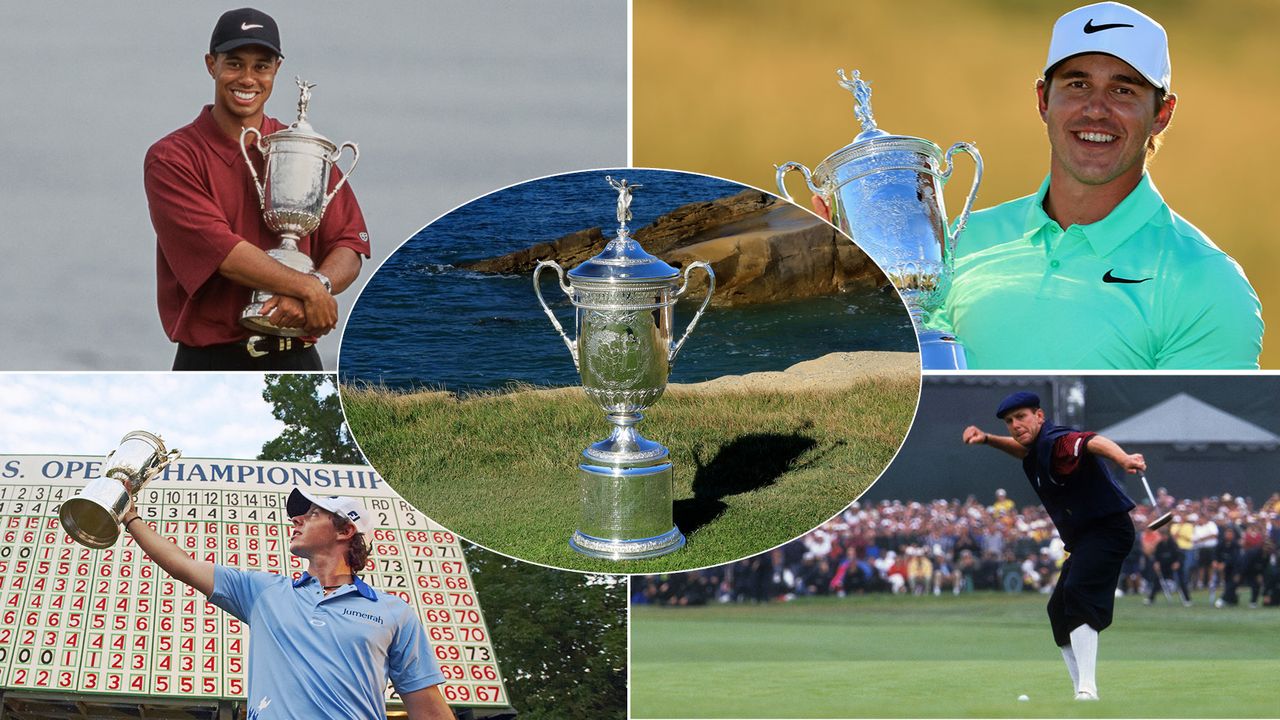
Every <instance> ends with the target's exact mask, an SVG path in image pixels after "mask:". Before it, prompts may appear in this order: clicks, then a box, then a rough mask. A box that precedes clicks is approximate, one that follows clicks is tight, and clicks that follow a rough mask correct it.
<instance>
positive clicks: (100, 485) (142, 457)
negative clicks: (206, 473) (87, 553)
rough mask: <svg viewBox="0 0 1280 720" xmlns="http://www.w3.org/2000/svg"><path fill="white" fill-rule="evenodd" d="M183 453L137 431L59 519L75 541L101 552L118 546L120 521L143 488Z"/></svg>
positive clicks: (64, 505)
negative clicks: (166, 448) (166, 447)
mask: <svg viewBox="0 0 1280 720" xmlns="http://www.w3.org/2000/svg"><path fill="white" fill-rule="evenodd" d="M181 455H182V453H181V452H180V451H178V450H165V447H164V441H163V440H161V439H160V436H159V435H153V434H151V433H149V432H146V431H145V430H134V431H133V432H131V433H128V434H126V435H125V436H124V438H123V439H121V440H120V446H119V447H117V448H116V449H115V450H112V451H111V452H110V453H109V454H108V455H107V458H106V460H104V461H103V469H102V475H101V476H99V477H98V478H97V479H96V480H91V481H89V484H88V485H85V486H84V488H82V489H81V490H80V492H79V493H77V494H76V496H75V497H73V498H71V499H69V500H67V501H66V502H64V503H62V507H61V508H59V510H58V519H59V520H61V521H62V528H63V529H64V530H66V531H67V534H68V535H70V536H71V539H72V540H75V541H76V542H78V543H80V544H81V545H85V546H87V547H91V548H95V549H102V548H108V547H111V546H112V545H115V544H116V540H117V539H118V538H119V537H120V518H121V516H123V515H124V512H125V510H127V509H128V508H129V499H130V498H131V497H137V496H138V493H139V492H140V491H141V490H142V486H143V485H146V484H147V483H149V482H151V480H152V479H153V478H155V477H156V476H157V475H159V474H160V473H162V472H164V469H165V467H167V466H168V465H169V463H171V462H173V461H174V460H177V459H178V458H179V457H180V456H181Z"/></svg>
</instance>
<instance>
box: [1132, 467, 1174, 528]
mask: <svg viewBox="0 0 1280 720" xmlns="http://www.w3.org/2000/svg"><path fill="white" fill-rule="evenodd" d="M1140 477H1141V478H1142V487H1144V488H1146V490H1147V499H1148V500H1150V501H1151V509H1152V510H1158V509H1159V506H1158V505H1156V496H1155V495H1152V494H1151V486H1150V485H1148V484H1147V476H1146V475H1145V474H1143V475H1141V476H1140ZM1172 519H1173V511H1172V510H1170V511H1169V512H1167V513H1165V514H1163V515H1161V516H1160V517H1158V518H1156V519H1155V520H1152V521H1151V522H1149V523H1147V529H1148V530H1159V529H1160V528H1162V527H1164V526H1165V525H1168V524H1169V521H1170V520H1172Z"/></svg>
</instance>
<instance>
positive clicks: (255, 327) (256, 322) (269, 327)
mask: <svg viewBox="0 0 1280 720" xmlns="http://www.w3.org/2000/svg"><path fill="white" fill-rule="evenodd" d="M260 294H262V293H254V298H255V299H256V298H257V297H258V296H259V295H260ZM266 296H267V299H268V300H269V299H271V295H270V293H266ZM265 302H266V300H263V301H262V302H251V303H249V304H248V305H246V306H245V307H244V310H242V311H241V312H240V325H241V327H246V328H248V329H250V330H252V331H254V332H256V333H261V334H263V335H274V336H276V337H287V338H296V337H303V336H304V335H306V334H307V331H306V330H303V329H302V328H295V327H288V328H286V327H279V326H277V325H276V324H274V323H272V322H271V320H270V319H269V318H268V317H267V316H265V315H263V314H262V305H263V303H265Z"/></svg>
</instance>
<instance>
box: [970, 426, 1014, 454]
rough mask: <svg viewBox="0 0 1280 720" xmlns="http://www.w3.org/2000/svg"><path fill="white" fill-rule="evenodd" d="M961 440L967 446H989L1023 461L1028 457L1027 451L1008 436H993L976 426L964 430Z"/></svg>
mask: <svg viewBox="0 0 1280 720" xmlns="http://www.w3.org/2000/svg"><path fill="white" fill-rule="evenodd" d="M960 439H961V440H963V441H964V444H965V445H989V446H991V447H993V448H995V449H997V450H1000V451H1002V452H1005V453H1008V454H1009V455H1012V456H1013V457H1016V458H1018V459H1019V460H1021V459H1022V458H1024V457H1026V456H1027V449H1026V448H1025V447H1023V446H1022V444H1021V443H1019V442H1018V441H1017V440H1014V439H1013V438H1012V437H1009V436H1008V435H992V434H990V433H988V432H985V431H983V430H982V429H981V428H979V427H978V426H976V425H970V426H969V427H967V428H965V429H964V432H963V433H962V434H961V436H960Z"/></svg>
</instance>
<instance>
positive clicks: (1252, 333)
mask: <svg viewBox="0 0 1280 720" xmlns="http://www.w3.org/2000/svg"><path fill="white" fill-rule="evenodd" d="M1169 80H1170V63H1169V50H1168V40H1167V37H1166V35H1165V31H1164V28H1163V27H1161V26H1160V25H1159V24H1158V23H1156V22H1155V21H1154V20H1152V19H1151V18H1149V17H1147V16H1146V15H1143V14H1142V13H1140V12H1138V11H1137V10H1134V9H1133V8H1130V7H1128V6H1125V5H1121V4H1119V3H1114V2H1104V3H1098V4H1096V5H1089V6H1086V7H1081V8H1078V9H1076V10H1073V11H1071V12H1069V13H1067V14H1066V15H1063V16H1062V17H1061V18H1059V20H1058V22H1057V24H1055V25H1054V29H1053V37H1052V39H1051V41H1050V44H1049V56H1048V61H1047V62H1046V63H1045V70H1044V78H1043V79H1041V80H1040V81H1038V82H1037V83H1036V94H1037V98H1038V101H1039V110H1040V117H1041V118H1042V119H1043V120H1044V122H1045V125H1046V126H1047V130H1048V136H1049V144H1050V147H1051V150H1052V153H1051V160H1050V165H1049V176H1048V177H1047V178H1046V179H1045V181H1044V182H1043V183H1042V184H1041V186H1040V189H1039V190H1038V191H1037V192H1036V193H1035V194H1034V195H1030V196H1028V197H1024V198H1021V199H1018V200H1013V201H1011V202H1007V203H1004V204H1003V205H999V206H996V207H994V208H990V209H987V210H983V211H980V212H976V213H974V214H973V215H972V216H971V217H970V219H969V222H968V227H967V228H965V230H964V231H963V232H962V233H961V234H960V238H959V241H958V246H957V248H956V273H955V277H954V280H953V283H952V287H951V291H950V293H949V294H948V296H947V301H946V306H945V307H944V308H943V309H942V310H941V311H939V312H937V313H935V315H934V317H932V318H931V319H930V323H929V325H930V327H933V328H936V329H939V330H944V331H948V332H952V333H954V334H955V335H956V336H957V338H959V340H960V341H961V342H962V343H963V344H964V346H965V349H966V354H967V357H968V364H969V368H970V369H984V368H987V369H990V368H1005V369H1020V368H1021V369H1094V368H1117V369H1236V368H1244V369H1250V368H1257V367H1258V354H1259V353H1260V352H1261V350H1262V310H1261V305H1260V303H1259V302H1258V296H1257V294H1256V293H1255V292H1254V291H1253V288H1252V287H1251V286H1250V285H1249V281H1248V279H1247V278H1245V275H1244V272H1243V271H1242V270H1241V269H1240V266H1239V265H1238V264H1236V262H1235V261H1234V260H1232V259H1231V258H1230V257H1229V256H1228V255H1227V254H1226V253H1223V252H1222V251H1221V250H1219V249H1218V248H1217V246H1215V245H1214V244H1213V243H1212V242H1211V241H1210V240H1209V239H1208V238H1207V237H1205V235H1204V234H1203V233H1201V232H1200V231H1199V230H1197V229H1196V228H1195V227H1194V226H1193V225H1191V223H1188V222H1187V221H1186V220H1183V219H1182V218H1181V217H1179V216H1178V215H1177V214H1176V213H1174V212H1173V211H1172V210H1170V209H1169V206H1168V205H1166V204H1165V202H1164V200H1163V198H1161V197H1160V193H1159V192H1157V190H1156V188H1155V185H1154V184H1153V183H1152V181H1151V177H1150V175H1149V174H1148V173H1147V172H1146V159H1147V157H1148V156H1149V155H1150V154H1152V153H1154V152H1155V149H1156V144H1157V141H1158V138H1159V134H1160V133H1161V132H1162V131H1163V130H1164V129H1165V128H1166V127H1167V126H1168V124H1169V121H1170V120H1171V119H1172V118H1173V111H1174V107H1175V105H1176V104H1177V98H1176V96H1174V95H1173V94H1172V93H1171V92H1169V87H1170V85H1169Z"/></svg>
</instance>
